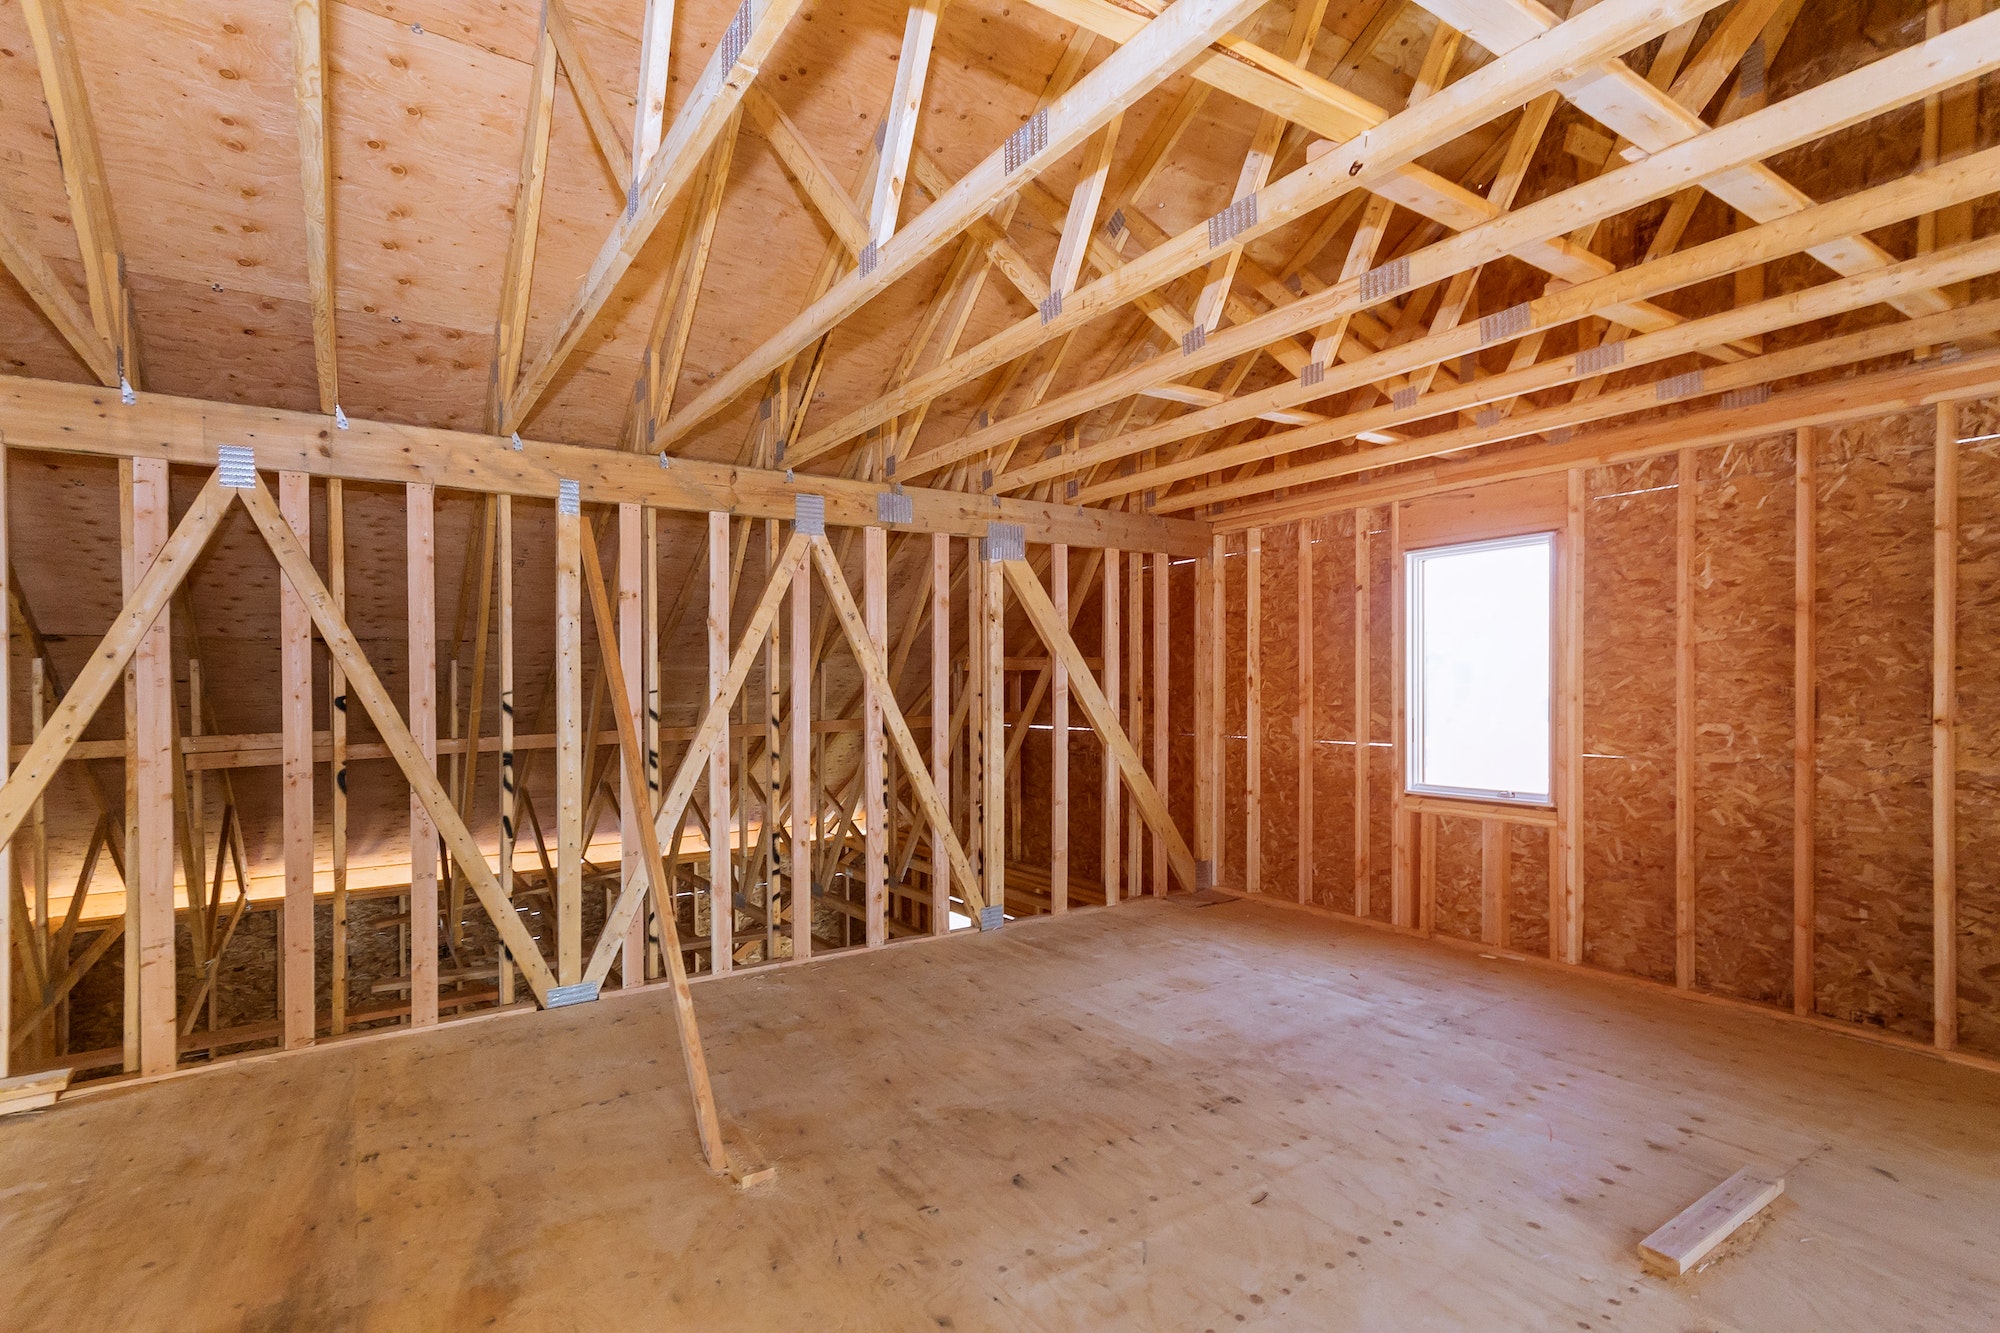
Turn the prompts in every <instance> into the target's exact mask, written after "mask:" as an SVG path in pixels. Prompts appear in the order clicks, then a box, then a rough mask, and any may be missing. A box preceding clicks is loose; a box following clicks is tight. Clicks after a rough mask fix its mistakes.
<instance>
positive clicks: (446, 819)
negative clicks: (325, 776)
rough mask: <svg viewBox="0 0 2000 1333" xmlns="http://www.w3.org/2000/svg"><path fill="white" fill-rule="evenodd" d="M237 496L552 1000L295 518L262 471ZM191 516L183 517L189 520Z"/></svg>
mask: <svg viewBox="0 0 2000 1333" xmlns="http://www.w3.org/2000/svg"><path fill="white" fill-rule="evenodd" d="M225 494H227V493H225ZM235 495H236V496H237V497H238V498H240V499H241V500H242V501H243V507H244V508H245V509H247V510H249V512H250V517H251V519H252V520H253V521H254V522H255V523H256V524H257V530H258V531H259V532H261V533H263V534H264V540H265V541H266V542H267V543H269V545H270V547H271V553H272V554H273V555H275V556H276V557H277V559H278V568H279V569H281V570H283V571H284V574H285V577H286V578H287V579H289V580H290V581H291V584H292V586H293V587H294V588H296V589H297V590H298V592H299V594H300V596H302V597H303V598H304V599H305V603H306V608H307V610H308V611H310V612H311V614H312V618H313V624H314V625H316V626H318V627H319V635H320V638H321V640H322V641H324V642H325V644H326V647H327V651H328V652H329V653H330V654H332V656H333V659H334V660H335V661H336V662H338V663H339V664H340V669H341V671H342V672H343V673H344V674H345V675H346V677H347V683H348V689H349V691H350V692H351V694H352V695H353V697H354V698H356V699H358V700H359V701H360V703H361V706H362V707H363V708H365V709H366V710H367V711H368V716H369V718H370V719H371V720H373V722H374V723H375V729H376V731H377V732H378V733H380V735H381V737H382V741H383V743H384V744H385V745H386V746H387V747H388V749H389V753H390V755H391V757H392V758H394V759H395V761H396V764H397V766H398V767H399V768H401V769H402V771H403V776H404V778H405V779H406V780H407V781H408V782H409V784H410V790H411V793H412V795H413V797H414V799H415V800H416V801H417V802H418V803H419V804H421V806H422V807H423V809H424V812H425V813H426V814H427V815H429V817H430V818H431V820H432V821H434V822H435V824H436V826H437V831H438V833H439V834H440V835H442V837H443V838H444V841H445V845H446V846H447V847H449V848H450V849H451V854H452V856H453V858H454V859H455V860H456V861H457V863H458V864H459V865H460V866H461V867H462V868H463V869H464V870H465V873H466V875H467V877H468V878H470V879H471V881H472V890H473V892H474V893H475V894H477V895H478V897H479V902H480V905H481V906H483V907H484V908H485V909H486V913H487V915H488V916H489V917H490V918H492V921H493V925H494V928H495V929H496V930H497V931H498V932H499V935H500V940H501V942H502V943H503V944H505V945H506V946H507V948H508V950H509V952H510V953H512V954H513V956H514V962H515V964H516V965H517V966H518V967H519V968H520V969H521V971H522V972H523V973H524V974H525V975H526V977H527V979H528V985H529V988H530V989H532V990H533V991H534V993H535V999H536V1001H537V1002H539V1003H546V1002H547V996H548V992H549V989H550V987H552V986H553V985H554V984H555V978H554V977H553V976H552V975H550V972H549V967H548V964H547V963H545V962H544V961H542V955H541V951H540V950H539V949H537V948H536V947H535V942H534V940H533V938H531V937H530V936H529V934H528V929H527V927H526V926H524V925H522V924H521V918H520V916H519V915H518V914H516V912H515V911H514V906H513V904H512V903H510V902H508V901H507V899H506V897H505V895H503V894H502V893H501V892H500V882H499V880H498V879H496V878H495V877H494V874H493V868H492V867H491V866H489V865H487V863H486V856H485V854H484V853H483V852H481V851H480V849H479V843H478V840H477V839H475V838H474V837H473V836H472V832H471V830H469V829H467V828H466V826H465V821H464V820H463V819H461V818H459V815H458V811H457V809H455V808H454V807H453V806H452V803H451V795H450V793H448V792H447V791H445V789H444V784H443V783H442V782H440V781H439V780H438V776H437V771H436V764H435V761H434V760H432V759H431V758H429V757H428V756H426V754H425V753H424V751H423V750H422V749H421V748H420V747H419V746H418V744H417V740H416V737H414V736H413V735H411V733H410V728H409V727H408V726H406V725H405V724H404V722H403V718H402V715H401V714H400V713H398V712H397V711H396V704H395V700H394V699H393V698H391V696H390V694H389V692H388V690H387V689H385V688H384V687H383V685H382V678H381V677H380V676H377V675H376V674H375V668H374V666H373V665H372V664H371V663H370V662H369V661H368V657H367V655H366V654H365V653H364V652H363V651H362V649H361V645H360V643H359V642H358V641H357V640H356V639H355V637H354V632H353V631H352V630H351V629H349V628H348V626H347V623H346V621H345V620H343V619H342V618H341V616H340V614H339V612H337V611H336V610H335V609H334V604H333V594H332V593H330V592H328V591H327V588H326V585H325V584H324V583H322V582H320V578H319V574H318V572H317V571H315V570H314V569H313V564H312V557H311V556H310V555H308V554H307V552H306V549H305V548H304V547H303V546H301V545H300V544H299V541H298V538H297V537H295V536H293V535H292V529H291V525H290V524H288V523H286V522H285V519H284V516H283V515H282V514H280V513H279V512H278V506H277V503H276V502H275V501H273V500H272V499H271V493H270V492H269V491H268V490H266V489H265V487H264V483H263V480H262V479H261V478H259V479H258V481H257V484H256V488H255V489H253V490H240V491H237V492H235ZM185 522H186V520H183V525H185ZM178 535H179V534H178V533H176V536H177V537H178ZM163 558H164V557H163ZM4 800H5V792H4V789H0V807H4ZM4 821H5V814H4V808H0V828H4V827H5V822H4ZM433 916H435V905H433ZM414 933H415V932H412V934H413V935H414ZM432 956H433V957H434V958H435V956H436V937H435V934H433V936H432Z"/></svg>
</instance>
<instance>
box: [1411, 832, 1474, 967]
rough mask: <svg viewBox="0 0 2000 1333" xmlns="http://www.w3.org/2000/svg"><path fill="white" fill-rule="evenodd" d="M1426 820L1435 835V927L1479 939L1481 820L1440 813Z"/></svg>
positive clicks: (1445, 932) (1432, 850) (1458, 936)
mask: <svg viewBox="0 0 2000 1333" xmlns="http://www.w3.org/2000/svg"><path fill="white" fill-rule="evenodd" d="M1423 823H1425V824H1427V825H1428V826H1429V829H1430V836H1431V845H1430V848H1429V851H1428V855H1429V857H1430V858H1432V865H1433V870H1432V874H1433V885H1432V893H1433V898H1432V909H1431V910H1432V917H1431V922H1432V928H1433V929H1434V930H1435V931H1436V932H1437V933H1438V934H1440V935H1449V936H1452V937H1453V938H1456V939H1461V940H1476V939H1478V938H1479V937H1480V926H1481V920H1480V918H1481V910H1482V904H1481V900H1480V894H1481V887H1482V876H1481V867H1482V864H1483V860H1484V858H1483V855H1482V849H1481V829H1480V823H1481V821H1479V820H1477V819H1458V818H1454V817H1452V816H1449V815H1440V816H1438V817H1437V818H1436V819H1431V820H1425V821H1423ZM1420 864H1421V862H1420ZM1419 873H1421V871H1420V872H1419Z"/></svg>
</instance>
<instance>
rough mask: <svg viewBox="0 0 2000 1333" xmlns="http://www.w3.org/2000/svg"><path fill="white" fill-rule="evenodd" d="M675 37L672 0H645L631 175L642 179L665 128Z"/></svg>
mask: <svg viewBox="0 0 2000 1333" xmlns="http://www.w3.org/2000/svg"><path fill="white" fill-rule="evenodd" d="M673 41H674V0H646V23H645V27H644V28H643V29H641V32H640V37H639V86H638V88H637V90H636V91H635V92H634V94H633V101H634V102H635V103H636V104H637V105H636V106H635V107H634V108H633V124H632V175H631V179H633V180H638V179H642V178H643V177H644V176H645V174H646V168H647V167H649V166H651V165H652V164H653V154H654V153H657V152H658V151H659V150H660V139H661V137H662V136H663V135H665V134H666V130H667V76H668V63H669V60H670V57H671V54H672V47H673Z"/></svg>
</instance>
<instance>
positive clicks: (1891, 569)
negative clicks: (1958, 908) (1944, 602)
mask: <svg viewBox="0 0 2000 1333" xmlns="http://www.w3.org/2000/svg"><path fill="white" fill-rule="evenodd" d="M1934 435H1935V425H1934V418H1933V415H1932V414H1931V413H1930V412H1919V413H1908V414H1904V415H1900V416H1894V417H1884V418H1874V419H1871V420H1868V421H1865V422H1861V423H1857V424H1855V425H1853V426H1849V427H1847V428H1844V429H1841V430H1836V431H1828V432H1823V433H1821V434H1820V435H1819V437H1818V440H1817V443H1816V446H1815V455H1816V463H1817V481H1818V485H1817V491H1818V501H1819V516H1818V523H1817V531H1816V540H1815V550H1816V552H1817V559H1818V564H1819V597H1818V616H1819V625H1818V635H1817V637H1816V642H1817V647H1818V688H1819V702H1818V718H1819V726H1818V731H1819V735H1818V776H1817V784H1816V788H1815V793H1816V794H1815V810H1814V847H1815V850H1814V856H1815V862H1816V864H1815V872H1816V873H1815V876H1814V878H1815V884H1816V895H1817V921H1816V927H1817V938H1818V944H1817V951H1816V952H1817V956H1816V958H1815V965H1814V980H1815V985H1816V989H1817V1006H1818V1009H1819V1011H1820V1012H1821V1013H1824V1014H1826V1015H1828V1016H1830V1017H1833V1018H1843V1019H1849V1020H1852V1021H1855V1022H1861V1023H1869V1024H1874V1025H1877V1026H1882V1027H1887V1028H1889V1029H1891V1030H1893V1031H1897V1032H1902V1033H1904V1034H1906V1035H1909V1036H1916V1037H1923V1036H1928V1035H1929V1033H1930V1025H1931V921H1932V912H1931V824H1930V821H1931V783H1930V765H1931V746H1930V706H1931V699H1930V694H1931V661H1932V653H1931V642H1932V641H1931V605H1932V598H1931V591H1932V587H1931V517H1932V484H1933V480H1934V477H1935V468H1934V447H1935V446H1934Z"/></svg>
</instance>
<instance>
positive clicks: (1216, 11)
mask: <svg viewBox="0 0 2000 1333" xmlns="http://www.w3.org/2000/svg"><path fill="white" fill-rule="evenodd" d="M1614 2H1615V0H1614ZM776 3H779V4H790V3H795V0H776ZM1257 7H1258V0H1177V3H1176V4H1174V5H1173V7H1172V8H1170V9H1169V10H1167V11H1166V12H1165V13H1164V14H1162V15H1161V16H1160V17H1159V18H1157V19H1154V20H1153V21H1152V22H1151V23H1149V24H1147V25H1146V30H1145V31H1144V32H1143V33H1141V34H1140V35H1139V36H1138V37H1136V38H1134V39H1133V40H1132V41H1131V42H1129V43H1127V44H1126V45H1125V46H1124V47H1122V48H1120V49H1119V50H1118V51H1117V52H1116V53H1114V54H1113V55H1112V56H1111V57H1110V58H1109V59H1107V60H1106V61H1105V62H1104V63H1103V64H1101V65H1099V66H1098V67H1097V68H1096V69H1095V70H1092V71H1091V72H1090V74H1088V75H1086V76H1085V77H1084V78H1083V79H1082V80H1080V81H1079V82H1078V83H1077V85H1076V87H1074V88H1072V89H1070V90H1069V91H1068V92H1067V93H1065V94H1063V95H1062V96H1061V97H1058V98H1057V99H1056V100H1055V101H1054V102H1053V103H1051V104H1050V105H1049V106H1048V107H1047V108H1045V109H1044V110H1042V111H1040V112H1037V113H1036V114H1035V116H1034V117H1032V118H1030V120H1029V121H1028V123H1026V124H1025V125H1023V126H1022V127H1021V129H1020V130H1017V131H1016V132H1015V134H1014V135H1013V136H1011V137H1010V138H1009V139H1008V141H1007V143H1006V145H1005V146H1003V147H1002V148H1001V149H1000V150H999V151H996V152H994V153H993V154H991V155H990V156H988V157H987V158H986V159H985V160H984V161H983V162H981V163H980V164H979V165H978V166H976V167H974V168H973V169H972V170H971V171H969V172H967V173H966V174H965V175H964V176H963V177H961V178H960V180H959V181H958V183H957V184H956V185H954V186H953V187H952V188H951V189H950V190H949V191H948V192H947V193H946V195H945V197H944V198H942V199H940V200H938V201H937V202H936V203H934V204H932V205H931V206H930V207H929V208H927V209H925V210H924V211H923V212H922V213H921V214H919V215H918V216H917V217H916V218H915V219H914V220H913V221H912V222H911V223H910V225H909V226H908V227H907V228H904V229H903V230H902V231H901V232H900V233H899V234H898V235H897V236H896V237H895V238H894V239H892V240H891V241H890V242H889V244H887V245H885V246H882V247H880V249H879V251H878V254H877V258H876V262H875V263H874V265H872V266H864V268H863V269H857V270H856V271H855V272H854V273H851V274H849V275H848V276H847V277H845V278H843V279H841V280H840V281H839V282H837V283H835V284H834V285H833V287H832V288H831V289H830V290H829V291H828V292H827V293H826V295H825V296H822V297H821V298H820V299H819V300H817V301H815V302H814V303H813V304H812V306H810V307H809V308H808V309H806V310H805V311H804V312H802V313H801V314H800V315H799V316H798V317H797V318H796V319H794V320H793V321H792V322H791V323H790V324H787V325H786V326H785V327H784V328H783V329H782V330H780V331H779V332H778V333H777V334H776V335H774V336H773V337H772V338H770V339H769V340H768V341H766V342H765V343H764V345H763V346H761V347H759V348H758V349H757V350H756V351H754V352H752V353H750V354H749V355H748V356H747V357H745V358H744V359H743V360H742V361H741V362H739V363H738V364H737V365H736V366H735V367H734V368H732V369H731V370H730V371H728V372H727V373H725V374H724V375H722V376H720V377H719V378H718V379H717V380H716V381H715V383H714V384H712V385H710V386H709V388H708V389H707V390H706V391H705V392H703V393H702V395H701V396H700V397H699V398H697V399H696V400H695V401H694V402H692V403H690V404H689V405H688V406H687V407H686V408H685V409H683V410H682V411H681V412H680V413H678V414H676V415H675V416H674V417H673V418H671V419H669V420H668V422H667V424H666V427H665V429H664V432H663V438H662V443H663V444H665V445H667V446H671V445H672V444H673V442H674V441H676V440H678V439H681V438H683V437H684V436H686V435H687V434H688V433H689V432H690V431H692V430H694V429H695V427H697V426H699V425H700V424H701V423H702V422H704V421H706V420H707V419H708V418H709V417H711V416H713V415H714V414H715V413H717V412H719V411H721V410H722V409H723V408H724V407H725V406H727V405H728V404H729V403H730V402H732V401H734V400H735V398H736V397H737V396H738V395H739V394H741V393H743V392H744V391H745V390H747V389H749V388H751V387H752V386H753V385H755V384H757V383H758V382H760V381H761V380H762V379H763V378H764V377H765V376H766V375H768V374H770V373H771V372H772V371H773V370H776V369H777V368H778V367H779V366H780V365H782V364H784V363H785V362H786V361H789V360H791V358H792V357H794V356H796V355H797V354H798V353H799V352H800V351H802V350H803V349H804V348H805V347H806V346H807V345H808V344H810V343H811V342H812V341H813V340H814V339H816V338H819V337H821V336H823V335H824V334H826V333H827V332H828V331H830V330H831V329H832V328H833V327H834V326H835V325H837V324H839V323H840V322H841V321H842V320H844V319H846V318H847V317H848V316H849V315H851V314H853V313H854V312H855V311H857V310H859V309H861V308H862V307H863V306H864V305H866V304H867V303H868V302H869V301H871V300H872V299H874V297H875V296H877V295H878V294H880V293H881V292H882V291H884V290H886V289H887V288H888V287H889V285H890V284H891V283H893V282H895V281H896V280H897V279H898V278H901V277H902V276H904V275H905V274H907V273H909V272H910V271H911V270H912V269H914V268H916V266H917V265H919V264H921V263H922V262H923V261H924V260H925V259H927V258H929V257H930V256H931V255H932V254H935V253H936V252H937V251H938V250H939V249H940V248H941V247H943V246H944V245H946V244H948V243H949V242H950V241H951V240H953V239H954V238H955V237H957V236H958V234H959V233H960V232H962V231H964V230H965V229H966V228H967V227H969V226H971V225H972V224H973V222H974V221H975V220H976V219H977V218H978V217H980V216H981V215H982V214H984V213H985V212H986V211H987V210H988V209H989V208H991V207H992V206H993V204H994V203H995V202H996V201H997V200H999V199H1000V198H1001V197H1003V196H1004V195H1007V194H1009V193H1011V192H1013V191H1014V190H1016V189H1018V188H1020V186H1021V184H1022V182H1024V181H1026V180H1028V179H1031V178H1032V177H1034V176H1036V175H1039V174H1040V173H1041V172H1042V171H1043V170H1044V169H1046V168H1047V167H1048V166H1049V165H1051V164H1053V163H1055V162H1057V161H1060V160H1061V159H1062V158H1064V157H1066V156H1068V154H1069V153H1070V152H1071V151H1073V150H1074V149H1075V148H1076V147H1077V146H1078V145H1079V144H1081V143H1082V142H1083V141H1084V140H1085V139H1087V138H1088V137H1089V136H1090V135H1091V134H1093V133H1095V132H1096V131H1097V130H1098V129H1099V128H1100V127H1101V126H1103V125H1104V124H1105V122H1107V121H1108V120H1110V119H1111V117H1112V116H1114V115H1117V114H1118V113H1120V112H1122V111H1123V110H1124V109H1125V108H1126V107H1128V106H1130V105H1132V104H1133V103H1134V102H1136V101H1138V100H1139V99H1140V98H1141V97H1144V96H1145V95H1146V94H1147V93H1149V92H1151V91H1152V90H1153V89H1154V88H1156V87H1158V86H1159V85H1160V84H1161V83H1162V82H1164V81H1165V80H1166V79H1167V78H1168V77H1169V76H1170V75H1172V74H1173V73H1174V72H1175V71H1176V70H1177V69H1179V68H1180V66H1181V65H1182V64H1184V63H1185V62H1186V61H1187V60H1188V59H1189V58H1191V57H1192V56H1193V55H1194V54H1195V53H1197V52H1199V51H1200V50H1201V49H1202V48H1203V47H1205V46H1207V45H1208V43H1209V42H1210V41H1212V40H1214V38H1216V37H1217V36H1220V35H1221V34H1223V33H1225V32H1227V31H1228V30H1229V29H1230V28H1231V27H1233V26H1234V25H1235V24H1236V23H1237V21H1239V20H1240V19H1242V18H1243V17H1244V15H1246V14H1248V13H1250V12H1251V11H1253V10H1254V9H1256V8H1257ZM599 304H600V305H601V303H599Z"/></svg>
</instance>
